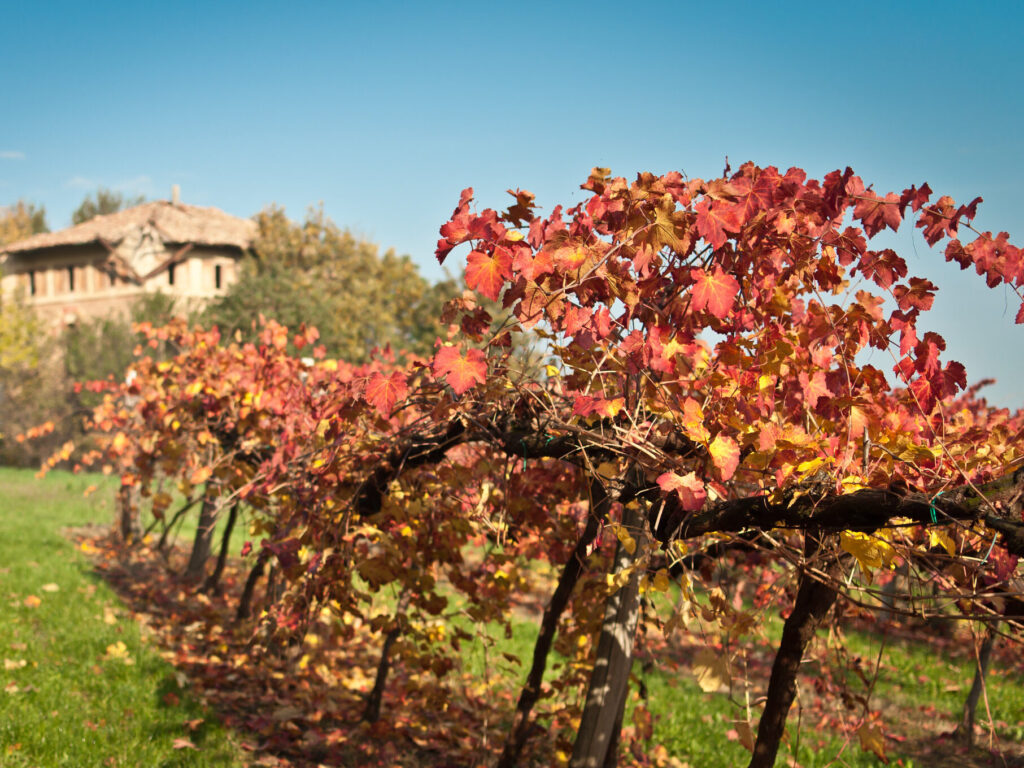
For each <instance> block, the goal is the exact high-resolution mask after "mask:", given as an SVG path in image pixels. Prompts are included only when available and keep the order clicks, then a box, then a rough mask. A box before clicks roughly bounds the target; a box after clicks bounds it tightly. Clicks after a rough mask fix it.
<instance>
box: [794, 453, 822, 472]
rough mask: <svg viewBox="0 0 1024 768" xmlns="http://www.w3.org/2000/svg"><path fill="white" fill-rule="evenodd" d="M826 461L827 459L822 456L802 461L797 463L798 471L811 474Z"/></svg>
mask: <svg viewBox="0 0 1024 768" xmlns="http://www.w3.org/2000/svg"><path fill="white" fill-rule="evenodd" d="M824 463H825V460H824V459H822V458H821V457H820V456H819V457H818V458H816V459H810V460H809V461H801V462H800V463H799V464H797V465H796V471H797V472H799V473H800V474H802V475H810V474H812V473H813V472H814V471H815V470H817V469H818V467H820V466H821V465H822V464H824Z"/></svg>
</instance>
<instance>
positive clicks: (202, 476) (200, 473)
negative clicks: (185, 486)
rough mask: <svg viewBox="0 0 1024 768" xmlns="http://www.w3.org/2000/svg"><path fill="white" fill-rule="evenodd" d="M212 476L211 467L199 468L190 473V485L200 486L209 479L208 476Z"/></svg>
mask: <svg viewBox="0 0 1024 768" xmlns="http://www.w3.org/2000/svg"><path fill="white" fill-rule="evenodd" d="M212 474H213V468H212V467H199V468H198V469H197V470H196V471H195V472H193V473H192V477H191V478H189V479H190V482H191V483H192V485H201V484H202V483H205V482H206V481H207V480H209V479H210V475H212Z"/></svg>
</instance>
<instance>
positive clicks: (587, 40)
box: [0, 1, 1024, 407]
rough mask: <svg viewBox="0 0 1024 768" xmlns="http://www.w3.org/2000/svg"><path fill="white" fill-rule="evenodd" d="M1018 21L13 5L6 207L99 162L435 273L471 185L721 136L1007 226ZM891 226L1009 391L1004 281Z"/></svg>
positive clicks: (1004, 7) (1013, 180)
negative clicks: (940, 200) (348, 234)
mask: <svg viewBox="0 0 1024 768" xmlns="http://www.w3.org/2000/svg"><path fill="white" fill-rule="evenodd" d="M1022 22H1024V6H1021V5H1019V4H1016V3H1008V2H1007V3H998V2H991V3H978V4H974V5H972V6H968V5H966V4H963V3H956V4H954V3H943V2H928V3H919V2H903V3H892V2H887V3H881V2H879V3H842V4H821V3H817V2H815V3H753V2H751V3H743V2H735V3H728V4H724V3H708V2H701V3H685V2H674V3H668V2H665V3H661V2H654V1H651V2H647V3H644V4H639V5H636V6H630V5H629V4H627V3H623V2H613V3H612V2H608V3H606V2H589V3H585V4H584V3H560V4H557V3H556V4H552V3H532V2H518V3H514V4H513V3H475V4H471V3H445V2H431V3H415V4H413V3H395V2H377V3H373V4H370V3H359V4H356V3H303V2H291V3H289V4H288V5H287V7H285V6H284V4H269V3H244V4H243V3H210V2H203V3H195V2H179V3H175V4H173V5H167V4H156V3H131V4H129V3H102V2H97V3H81V2H75V3H63V2H48V3H27V2H26V3H18V4H13V3H9V4H7V7H6V8H5V12H4V21H3V25H2V26H0V66H2V68H3V71H4V72H5V73H6V77H5V84H4V89H3V92H4V98H3V100H2V101H0V205H2V204H5V203H10V202H14V201H16V200H17V199H19V198H25V199H27V200H30V201H34V202H37V203H41V204H43V205H45V206H46V209H47V213H48V219H49V223H50V226H51V228H60V227H63V226H66V225H67V224H68V223H69V218H70V214H71V211H72V210H73V209H74V208H75V207H76V206H77V205H78V204H79V203H80V202H81V200H82V198H83V196H84V195H85V194H86V193H87V192H90V191H92V190H94V189H95V188H96V187H97V186H98V185H101V184H102V185H105V186H108V187H114V188H117V189H120V190H122V191H124V192H126V193H131V194H137V193H142V194H145V195H147V196H148V197H167V196H169V194H170V187H171V185H172V184H179V185H181V188H182V199H183V200H184V202H188V203H193V204H196V205H214V206H217V207H219V208H222V209H224V210H226V211H228V212H230V213H233V214H236V215H239V216H250V215H252V214H253V213H255V212H256V211H258V210H259V209H260V208H262V207H263V206H265V205H267V204H269V203H272V202H276V203H279V204H282V205H285V206H286V207H287V209H288V211H289V213H290V214H291V215H292V216H293V217H300V216H301V215H302V213H303V212H304V210H305V208H306V207H307V206H308V205H310V204H316V203H318V202H320V201H322V202H323V205H324V208H325V210H326V212H327V213H328V214H329V215H330V216H331V217H332V218H333V219H334V220H335V221H336V222H338V223H339V224H340V225H342V226H347V227H349V228H351V229H353V230H354V231H356V232H357V233H359V234H361V235H364V236H366V237H368V238H370V239H373V240H374V241H376V242H378V243H380V244H381V245H382V246H384V247H394V248H396V250H398V251H399V252H402V253H408V254H410V255H411V256H412V257H413V258H414V259H415V260H416V261H417V262H418V263H419V264H420V265H421V266H422V268H423V270H424V272H425V273H426V274H427V275H428V276H430V277H439V276H440V275H441V272H440V270H439V268H438V267H437V265H436V262H435V261H434V259H433V256H432V250H433V246H434V242H435V241H436V239H437V229H438V227H439V225H440V224H441V223H443V222H444V221H445V220H446V218H447V216H448V215H449V214H450V212H451V210H452V208H453V207H454V205H455V203H456V202H457V199H458V194H459V191H460V190H461V189H462V188H463V187H465V186H473V187H474V188H475V189H476V192H477V197H478V199H479V200H480V202H481V203H482V204H484V205H491V206H497V205H501V204H503V203H504V200H505V195H504V190H505V189H507V188H509V187H512V188H515V187H521V188H524V189H529V190H531V191H533V192H534V193H536V194H537V196H538V201H539V202H540V203H541V205H542V206H544V207H545V208H547V209H550V207H551V206H553V205H554V204H556V203H572V202H575V201H577V200H580V199H582V194H583V193H582V192H581V191H580V190H579V184H580V183H581V182H582V181H583V180H584V179H585V178H586V176H587V173H588V171H589V170H590V168H591V167H592V166H595V165H602V166H607V167H610V168H611V169H612V171H613V172H614V173H615V174H617V175H623V176H626V177H632V176H633V175H634V174H635V173H637V172H638V171H653V172H659V173H661V172H665V171H669V170H681V171H683V172H685V173H687V174H689V175H691V176H703V177H708V176H712V175H717V174H719V173H721V171H722V168H723V166H724V160H725V157H726V156H728V157H729V160H730V161H731V162H732V164H733V166H734V167H735V166H736V165H738V164H739V163H741V162H743V161H745V160H754V161H755V162H757V163H758V164H759V165H777V166H780V167H781V168H786V167H788V166H791V165H797V166H800V167H802V168H804V169H806V170H807V171H808V173H810V174H812V175H815V176H820V175H822V174H824V173H827V172H828V171H830V170H833V169H835V168H843V167H845V166H847V165H850V166H852V167H853V168H854V170H855V171H857V173H858V174H860V175H861V176H862V177H863V178H864V180H865V182H866V183H871V184H874V185H875V188H876V189H877V190H879V191H883V192H884V191H889V190H896V191H899V190H902V189H903V188H904V187H906V186H909V185H910V184H915V183H916V184H920V183H921V182H923V181H927V182H928V183H929V184H930V185H931V187H932V188H933V189H934V190H935V191H936V193H937V194H950V195H952V196H953V197H954V198H956V199H957V200H958V201H966V200H970V199H971V198H973V197H974V196H975V195H981V196H982V197H984V198H985V203H984V204H983V206H982V208H981V211H980V214H979V217H978V219H977V221H976V224H977V225H978V226H980V227H981V228H983V229H992V230H994V231H1000V230H1005V231H1008V232H1009V233H1010V235H1011V239H1015V240H1014V241H1015V242H1017V243H1021V241H1024V222H1022V216H1024V187H1022V184H1021V179H1022V177H1024V142H1022V140H1021V138H1020V137H1021V135H1022V118H1024V54H1021V52H1020V44H1019V39H1018V38H1019V31H1020V29H1021V28H1022ZM895 244H896V247H897V248H898V249H899V250H900V252H901V253H902V254H903V255H904V256H905V258H907V260H908V262H909V263H910V266H911V272H912V274H921V275H924V276H928V277H930V278H931V279H933V280H934V281H935V282H937V283H938V284H939V285H940V286H941V288H942V290H940V292H939V296H938V299H937V301H936V311H935V312H933V313H931V314H933V315H935V317H934V319H933V321H932V326H931V327H932V328H934V329H935V330H937V331H938V332H939V333H942V334H943V335H944V336H945V337H946V338H947V341H948V343H949V350H948V351H947V355H948V356H949V357H952V358H954V359H959V360H961V361H962V362H964V363H965V364H966V365H967V367H968V374H969V376H970V377H971V378H972V379H978V378H982V377H984V376H990V375H992V376H996V377H997V378H998V379H999V384H998V385H997V387H994V388H992V389H991V390H989V396H990V398H991V399H992V400H994V401H995V402H998V403H1000V404H1005V405H1010V406H1014V407H1016V406H1021V405H1024V363H1022V362H1021V359H1020V350H1021V347H1022V341H1024V328H1022V327H1020V326H1014V325H1013V316H1014V314H1015V313H1016V310H1017V303H1016V302H1015V299H1014V297H1013V296H1012V295H1009V294H1007V293H1006V292H1005V290H1004V289H1001V288H1000V289H997V290H995V291H989V290H988V289H986V288H985V287H984V285H983V283H981V281H980V280H979V279H978V278H977V277H974V276H973V275H962V274H960V273H959V271H958V269H957V268H956V267H951V266H950V265H945V264H943V263H942V260H941V256H940V255H939V254H937V253H933V252H930V251H929V249H928V248H927V246H926V245H925V244H924V242H923V240H921V238H920V237H919V236H915V235H912V234H910V233H908V234H905V235H904V234H903V233H901V234H900V235H899V236H898V237H897V238H896V241H895ZM877 364H878V365H879V366H880V367H889V366H890V365H891V363H890V362H889V361H886V360H879V361H877Z"/></svg>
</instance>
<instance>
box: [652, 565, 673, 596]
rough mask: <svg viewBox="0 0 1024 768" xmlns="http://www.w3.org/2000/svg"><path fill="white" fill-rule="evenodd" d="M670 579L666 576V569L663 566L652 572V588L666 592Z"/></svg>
mask: <svg viewBox="0 0 1024 768" xmlns="http://www.w3.org/2000/svg"><path fill="white" fill-rule="evenodd" d="M671 583H672V580H671V579H670V578H669V576H668V571H666V570H665V569H664V568H659V569H658V572H657V573H656V574H654V582H653V585H654V588H655V589H656V590H658V591H659V592H667V591H668V588H669V586H670V585H671Z"/></svg>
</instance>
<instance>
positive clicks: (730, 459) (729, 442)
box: [708, 435, 740, 481]
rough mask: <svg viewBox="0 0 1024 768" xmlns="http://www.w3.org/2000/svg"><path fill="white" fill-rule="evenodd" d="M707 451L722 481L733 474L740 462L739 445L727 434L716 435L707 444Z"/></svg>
mask: <svg viewBox="0 0 1024 768" xmlns="http://www.w3.org/2000/svg"><path fill="white" fill-rule="evenodd" d="M708 453H710V454H711V461H712V463H713V464H714V465H715V469H717V470H718V476H719V477H720V478H721V479H722V480H723V481H725V480H728V479H729V478H730V477H732V476H733V474H734V473H735V472H736V467H737V466H739V463H740V447H739V445H738V444H737V443H736V441H735V440H733V439H732V438H731V437H729V436H728V435H718V436H717V437H715V439H714V440H712V441H711V445H710V446H708Z"/></svg>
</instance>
